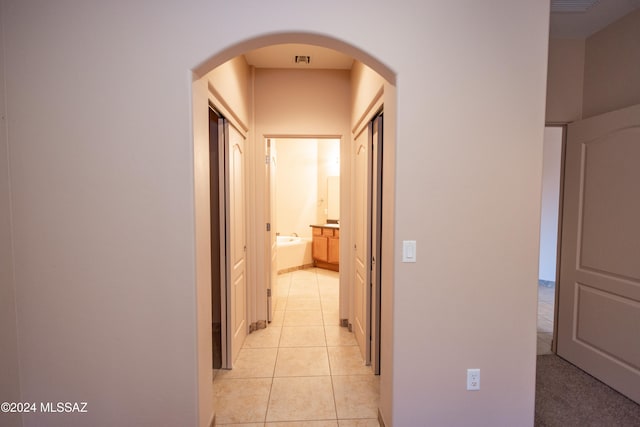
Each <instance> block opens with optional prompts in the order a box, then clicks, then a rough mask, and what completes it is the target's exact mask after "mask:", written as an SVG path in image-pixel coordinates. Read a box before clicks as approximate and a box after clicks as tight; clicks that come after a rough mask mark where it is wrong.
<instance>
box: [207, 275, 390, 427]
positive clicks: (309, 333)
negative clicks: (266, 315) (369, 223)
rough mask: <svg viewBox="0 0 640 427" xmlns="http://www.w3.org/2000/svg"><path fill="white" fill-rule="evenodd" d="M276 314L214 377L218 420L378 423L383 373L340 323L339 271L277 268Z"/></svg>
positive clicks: (366, 426) (364, 426)
mask: <svg viewBox="0 0 640 427" xmlns="http://www.w3.org/2000/svg"><path fill="white" fill-rule="evenodd" d="M277 286H278V289H277V290H276V292H275V295H276V299H275V316H274V320H273V322H272V323H271V324H269V326H268V327H267V328H266V329H262V330H258V331H255V332H253V333H252V334H250V335H248V336H247V338H246V340H245V343H244V346H243V348H242V350H241V351H240V355H239V356H238V360H237V362H236V365H235V367H234V369H233V370H230V371H227V370H220V371H217V372H216V374H215V377H214V382H213V385H214V407H215V410H216V425H238V424H242V425H243V426H288V427H296V426H302V425H304V426H317V427H325V426H327V427H328V426H334V427H335V426H339V427H344V426H359V427H374V426H378V421H377V411H378V410H377V408H378V395H379V377H377V376H374V375H373V374H372V371H371V368H370V367H368V366H365V365H364V364H363V362H362V357H361V355H360V350H359V348H358V346H357V344H356V341H355V338H354V336H353V334H352V333H350V332H349V331H348V330H347V328H343V327H340V326H339V313H338V288H339V280H338V273H335V272H333V271H328V270H323V269H315V268H314V269H308V270H297V271H294V272H291V273H285V274H281V275H279V276H278V284H277Z"/></svg>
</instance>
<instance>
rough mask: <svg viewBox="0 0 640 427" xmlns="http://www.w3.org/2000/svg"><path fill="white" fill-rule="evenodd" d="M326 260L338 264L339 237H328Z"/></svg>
mask: <svg viewBox="0 0 640 427" xmlns="http://www.w3.org/2000/svg"><path fill="white" fill-rule="evenodd" d="M327 262H329V263H330V264H338V263H339V262H340V239H336V238H331V239H329V254H328V259H327Z"/></svg>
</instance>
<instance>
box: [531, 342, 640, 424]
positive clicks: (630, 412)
mask: <svg viewBox="0 0 640 427" xmlns="http://www.w3.org/2000/svg"><path fill="white" fill-rule="evenodd" d="M535 426H536V427H569V426H580V427H587V426H593V427H596V426H597V427H601V426H606V427H618V426H619V427H631V426H640V405H638V404H637V403H635V402H633V401H632V400H630V399H628V398H626V397H625V396H623V395H621V394H620V393H618V392H617V391H615V390H613V389H611V388H610V387H608V386H606V385H605V384H603V383H601V382H600V381H598V380H596V379H595V378H593V377H592V376H590V375H588V374H586V373H585V372H583V371H582V370H580V369H578V368H576V367H575V366H573V365H572V364H570V363H568V362H566V361H565V360H563V359H561V358H560V357H558V356H556V355H554V354H547V355H542V356H538V366H537V370H536V417H535Z"/></svg>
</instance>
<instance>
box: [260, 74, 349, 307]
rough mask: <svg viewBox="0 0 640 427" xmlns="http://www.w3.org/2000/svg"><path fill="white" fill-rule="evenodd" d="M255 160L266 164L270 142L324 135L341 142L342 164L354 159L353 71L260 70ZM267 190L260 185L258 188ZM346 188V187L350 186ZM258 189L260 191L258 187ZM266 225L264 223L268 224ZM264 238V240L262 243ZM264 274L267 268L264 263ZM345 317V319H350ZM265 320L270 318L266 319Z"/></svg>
mask: <svg viewBox="0 0 640 427" xmlns="http://www.w3.org/2000/svg"><path fill="white" fill-rule="evenodd" d="M254 85H255V89H254V95H253V96H254V99H255V132H254V134H255V145H256V151H255V155H254V158H255V161H256V162H261V161H262V162H263V161H264V154H265V152H264V150H263V149H262V151H261V148H262V147H263V146H264V138H265V137H277V136H290V137H295V136H311V137H312V136H324V137H337V138H342V139H341V143H340V144H341V150H346V154H345V151H342V152H341V159H344V158H345V157H343V156H345V155H346V156H347V157H346V158H349V157H348V156H349V154H348V153H349V149H348V147H349V142H350V138H351V137H350V131H349V118H350V114H349V91H350V86H351V83H350V78H349V71H345V70H295V69H294V70H269V69H256V70H255V82H254ZM340 168H341V170H340V176H341V177H342V179H341V180H340V186H341V195H342V194H344V193H348V190H345V189H348V188H350V187H349V186H350V181H349V179H348V177H349V171H350V168H349V162H347V161H341V162H340ZM261 184H262V185H264V182H263V181H257V182H256V185H257V186H259V185H261ZM345 186H346V187H345ZM257 188H258V189H259V188H260V187H257ZM264 194H265V192H264V191H260V190H258V191H256V192H255V202H256V212H255V214H256V217H257V218H264V216H261V210H260V206H264ZM340 208H341V210H342V212H349V209H350V204H349V200H348V199H347V200H346V201H345V199H344V198H343V199H342V200H341V205H340ZM342 217H344V215H343V216H342ZM264 222H265V221H261V223H262V224H264ZM349 236H350V234H349V221H348V219H344V218H341V230H340V245H341V246H340V250H341V252H342V253H345V252H344V251H345V250H346V246H343V245H348V242H349V240H348V239H349V238H350V237H349ZM261 239H262V240H261ZM256 243H257V245H258V247H264V235H257V242H256ZM257 268H258V269H264V264H263V265H262V266H261V265H260V263H259V262H258V266H257ZM348 271H349V270H348V268H342V266H341V269H340V283H341V288H343V287H345V286H347V283H348V282H347V281H348V278H349V275H348ZM346 317H347V316H346V314H345V313H341V318H346ZM262 318H263V319H264V318H266V317H262Z"/></svg>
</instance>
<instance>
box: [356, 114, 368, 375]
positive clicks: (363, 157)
mask: <svg viewBox="0 0 640 427" xmlns="http://www.w3.org/2000/svg"><path fill="white" fill-rule="evenodd" d="M370 138H371V129H370V127H369V126H367V127H366V128H365V129H364V130H363V131H362V132H361V133H360V135H358V136H357V138H356V139H355V145H354V166H355V167H354V183H355V187H354V194H353V195H354V205H353V209H354V221H353V235H354V261H355V277H354V281H353V293H352V295H353V322H352V328H353V333H354V335H355V337H356V341H357V342H358V346H359V347H360V352H361V353H362V357H363V358H364V359H365V361H366V362H367V363H368V362H369V361H370V357H371V355H370V347H369V336H370V322H369V321H368V306H369V301H370V299H369V297H370V295H369V292H370V287H369V283H370V270H369V259H370V253H369V251H370V249H369V244H368V241H367V240H368V234H369V232H368V230H369V229H370V227H369V224H370V210H369V205H368V194H369V182H368V181H369V180H368V176H369V162H370V157H369V156H370V151H371V150H370V149H369V147H370V141H371V139H370Z"/></svg>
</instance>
